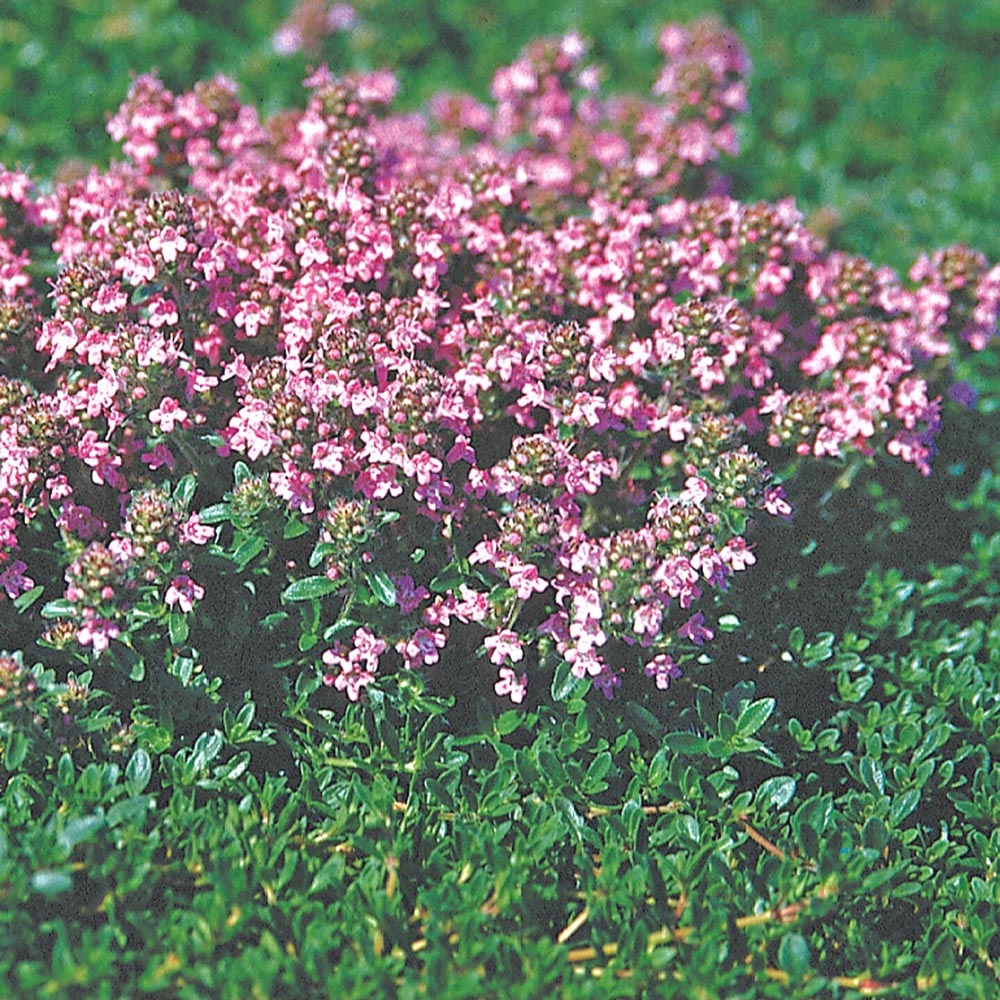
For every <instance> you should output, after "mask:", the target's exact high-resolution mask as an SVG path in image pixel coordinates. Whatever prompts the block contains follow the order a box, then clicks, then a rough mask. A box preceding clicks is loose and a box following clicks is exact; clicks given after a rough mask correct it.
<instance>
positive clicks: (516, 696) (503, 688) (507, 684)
mask: <svg viewBox="0 0 1000 1000" xmlns="http://www.w3.org/2000/svg"><path fill="white" fill-rule="evenodd" d="M499 673H500V679H499V680H498V681H497V682H496V684H494V685H493V690H494V691H496V693H497V694H498V695H499V696H500V697H501V698H502V697H503V696H504V695H506V696H507V697H508V698H510V700H511V701H512V702H514V704H515V705H520V704H521V702H522V701H524V696H525V694H527V692H528V675H527V674H521V676H520V677H518V676H517V674H516V673H515V672H514V671H513V670H511V668H510V667H501V668H500V671H499Z"/></svg>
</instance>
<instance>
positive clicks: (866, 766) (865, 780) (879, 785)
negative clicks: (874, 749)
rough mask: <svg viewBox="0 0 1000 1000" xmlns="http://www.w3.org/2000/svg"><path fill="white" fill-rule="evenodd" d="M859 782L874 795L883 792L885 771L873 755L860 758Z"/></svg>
mask: <svg viewBox="0 0 1000 1000" xmlns="http://www.w3.org/2000/svg"><path fill="white" fill-rule="evenodd" d="M860 775H861V784H863V785H864V786H865V788H867V789H868V791H869V792H872V793H874V794H875V795H882V794H883V793H884V792H885V772H884V771H883V770H882V768H881V766H880V765H879V763H878V761H877V760H875V759H874V758H873V757H868V756H865V757H862V758H861V767H860Z"/></svg>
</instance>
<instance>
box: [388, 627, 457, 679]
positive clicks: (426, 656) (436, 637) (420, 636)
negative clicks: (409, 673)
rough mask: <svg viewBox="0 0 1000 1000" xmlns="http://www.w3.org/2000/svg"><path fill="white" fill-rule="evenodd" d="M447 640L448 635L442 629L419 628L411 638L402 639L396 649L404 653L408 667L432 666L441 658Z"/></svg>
mask: <svg viewBox="0 0 1000 1000" xmlns="http://www.w3.org/2000/svg"><path fill="white" fill-rule="evenodd" d="M447 641H448V637H447V635H446V634H445V633H444V632H441V631H440V630H436V631H433V632H432V631H431V630H430V629H428V628H418V629H417V631H416V632H414V633H413V635H412V636H410V638H409V639H401V640H400V641H399V642H398V643H397V644H396V649H397V650H398V651H399V652H400V654H402V657H403V660H404V661H405V663H406V666H407V667H409V668H411V669H415V668H417V667H422V666H428V667H430V666H433V665H434V664H435V663H437V662H438V660H439V659H440V658H441V654H440V650H442V649H444V646H445V643H446V642H447Z"/></svg>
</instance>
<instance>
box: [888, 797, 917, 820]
mask: <svg viewBox="0 0 1000 1000" xmlns="http://www.w3.org/2000/svg"><path fill="white" fill-rule="evenodd" d="M919 803H920V789H919V788H911V789H909V791H906V792H903V793H902V794H901V795H897V796H896V797H895V798H894V799H893V800H892V806H891V807H890V809H889V819H890V821H891V822H892V825H893V826H898V825H899V824H900V823H902V822H903V820H904V819H906V817H907V816H909V815H910V813H912V812H913V810H914V809H916V808H917V805H918V804H919Z"/></svg>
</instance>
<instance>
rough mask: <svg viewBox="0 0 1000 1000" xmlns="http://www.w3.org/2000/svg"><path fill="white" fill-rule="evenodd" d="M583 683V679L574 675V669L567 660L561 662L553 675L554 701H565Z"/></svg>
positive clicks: (552, 691)
mask: <svg viewBox="0 0 1000 1000" xmlns="http://www.w3.org/2000/svg"><path fill="white" fill-rule="evenodd" d="M583 683H585V681H584V680H583V679H582V678H579V677H577V676H575V675H574V673H573V669H572V667H571V666H570V665H569V664H568V663H567V662H566V661H565V660H560V661H559V663H557V664H556V669H555V672H554V673H553V675H552V686H551V689H550V691H551V694H552V700H553V701H565V700H566V699H567V698H568V697H569V696H570V695H571V694H572V693H573V692H574V691H575V690H576V687H577V685H578V684H583Z"/></svg>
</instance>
